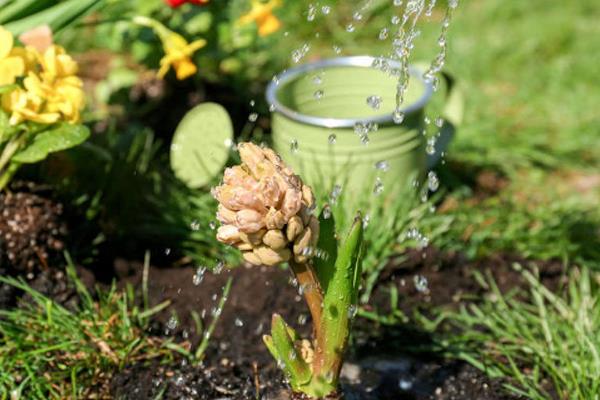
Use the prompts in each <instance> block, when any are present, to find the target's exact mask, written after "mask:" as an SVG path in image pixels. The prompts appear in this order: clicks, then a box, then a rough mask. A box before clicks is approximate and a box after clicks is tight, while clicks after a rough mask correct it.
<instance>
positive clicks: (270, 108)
mask: <svg viewBox="0 0 600 400" xmlns="http://www.w3.org/2000/svg"><path fill="white" fill-rule="evenodd" d="M269 111H270V112H273V111H275V104H269Z"/></svg>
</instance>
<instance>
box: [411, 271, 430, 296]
mask: <svg viewBox="0 0 600 400" xmlns="http://www.w3.org/2000/svg"><path fill="white" fill-rule="evenodd" d="M413 281H414V284H415V289H417V292H419V293H426V292H428V291H429V282H428V281H427V278H425V277H424V276H423V275H415V277H414V278H413Z"/></svg>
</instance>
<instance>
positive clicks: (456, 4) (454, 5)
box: [448, 0, 458, 9]
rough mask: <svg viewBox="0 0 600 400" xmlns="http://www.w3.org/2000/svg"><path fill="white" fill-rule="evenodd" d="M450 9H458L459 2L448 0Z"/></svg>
mask: <svg viewBox="0 0 600 400" xmlns="http://www.w3.org/2000/svg"><path fill="white" fill-rule="evenodd" d="M448 7H450V8H453V9H454V8H456V7H458V0H448Z"/></svg>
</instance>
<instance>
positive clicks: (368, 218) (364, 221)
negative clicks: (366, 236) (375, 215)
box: [362, 214, 371, 229]
mask: <svg viewBox="0 0 600 400" xmlns="http://www.w3.org/2000/svg"><path fill="white" fill-rule="evenodd" d="M370 222H371V216H370V215H369V214H365V216H364V217H363V219H362V224H363V229H367V227H368V226H369V223H370Z"/></svg>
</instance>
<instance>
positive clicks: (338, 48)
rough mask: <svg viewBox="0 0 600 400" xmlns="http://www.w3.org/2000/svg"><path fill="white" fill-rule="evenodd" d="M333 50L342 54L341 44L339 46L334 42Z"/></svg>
mask: <svg viewBox="0 0 600 400" xmlns="http://www.w3.org/2000/svg"><path fill="white" fill-rule="evenodd" d="M333 52H334V53H335V54H341V53H342V48H341V47H340V46H337V45H335V44H334V45H333Z"/></svg>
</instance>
